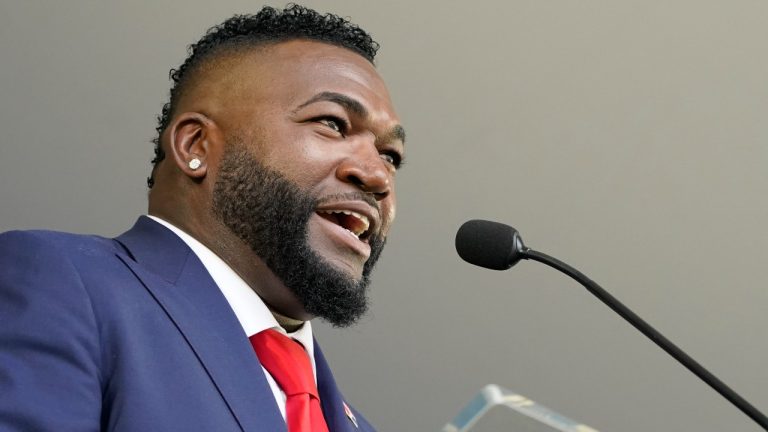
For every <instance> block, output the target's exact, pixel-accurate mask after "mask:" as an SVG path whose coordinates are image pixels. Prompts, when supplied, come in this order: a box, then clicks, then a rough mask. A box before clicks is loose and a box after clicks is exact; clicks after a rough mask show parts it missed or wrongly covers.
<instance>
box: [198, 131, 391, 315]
mask: <svg viewBox="0 0 768 432" xmlns="http://www.w3.org/2000/svg"><path fill="white" fill-rule="evenodd" d="M338 198H344V199H351V200H363V201H366V202H368V203H369V204H372V205H374V207H378V206H377V205H376V202H375V201H373V198H372V197H371V196H370V195H368V194H364V193H362V192H359V193H352V194H344V195H343V197H340V196H333V197H323V200H327V199H338ZM317 204H318V200H316V199H315V198H313V197H312V196H311V195H310V194H309V193H308V192H305V191H304V190H302V189H301V188H300V187H299V186H298V185H296V184H295V183H293V182H291V181H290V180H288V179H286V178H285V177H284V176H283V175H282V174H281V173H279V172H277V171H275V170H272V169H269V168H267V167H265V166H263V165H262V164H261V163H259V161H258V160H257V159H256V158H254V157H253V156H252V155H251V154H250V153H249V152H248V151H247V150H246V149H244V148H243V145H242V144H239V143H237V144H232V145H228V146H227V149H226V151H225V153H224V156H223V157H222V160H221V166H220V167H219V174H218V177H217V178H216V183H215V185H214V189H213V213H214V215H216V217H217V218H218V219H219V220H220V221H221V222H222V223H223V224H224V225H225V226H227V227H228V228H229V229H230V230H231V231H232V232H233V233H234V234H235V235H236V236H238V237H239V238H240V239H242V240H243V241H244V242H245V243H246V244H247V245H248V246H249V247H250V248H251V249H252V250H253V252H254V253H256V255H258V256H259V257H260V258H261V259H262V260H263V261H264V262H265V263H266V265H267V266H268V267H269V268H270V270H272V272H273V273H274V274H275V275H276V276H277V277H278V278H280V280H282V282H283V284H284V285H285V286H286V287H288V288H289V289H290V290H291V291H293V293H294V294H295V295H296V297H297V298H298V299H299V301H300V302H301V304H302V306H303V307H304V310H305V311H306V312H307V313H309V314H311V315H313V316H317V317H321V318H323V319H325V320H326V321H328V322H329V323H331V324H332V325H334V326H336V327H347V326H349V325H352V324H353V323H355V322H356V321H357V320H358V319H359V318H360V317H361V316H363V314H365V312H366V311H367V310H368V296H367V291H368V285H369V284H370V274H371V271H372V270H373V266H374V264H375V263H376V261H377V260H378V258H379V256H380V255H381V251H382V249H383V248H384V243H385V239H384V238H383V237H382V236H379V235H372V236H371V237H370V238H369V240H368V242H369V244H370V246H371V255H370V257H369V258H368V260H367V261H366V262H365V264H364V266H363V274H362V276H361V277H360V279H356V278H354V277H352V276H350V275H348V274H347V273H345V272H343V271H342V270H339V269H338V268H336V267H334V266H333V265H331V264H330V263H328V262H327V261H326V260H325V259H324V258H323V257H321V256H320V255H318V254H317V253H316V252H315V251H314V250H313V249H312V248H311V247H310V245H309V236H308V229H309V224H308V223H309V219H310V217H311V216H312V215H313V214H314V213H315V209H316V208H317Z"/></svg>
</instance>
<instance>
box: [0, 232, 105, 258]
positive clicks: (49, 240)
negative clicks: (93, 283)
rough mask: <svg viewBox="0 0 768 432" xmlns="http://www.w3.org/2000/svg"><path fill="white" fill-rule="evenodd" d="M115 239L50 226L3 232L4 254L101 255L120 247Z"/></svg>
mask: <svg viewBox="0 0 768 432" xmlns="http://www.w3.org/2000/svg"><path fill="white" fill-rule="evenodd" d="M117 247H118V246H117V244H116V242H115V241H114V240H112V239H108V238H105V237H100V236H97V235H86V234H72V233H66V232H59V231H48V230H27V231H20V230H19V231H8V232H4V233H0V257H4V256H8V255H11V256H13V255H16V256H19V255H24V256H28V255H29V254H35V255H48V254H52V255H55V254H57V253H64V254H66V255H68V256H70V257H72V256H76V255H91V256H92V255H98V254H104V253H108V254H110V255H112V254H114V253H115V252H116V251H117Z"/></svg>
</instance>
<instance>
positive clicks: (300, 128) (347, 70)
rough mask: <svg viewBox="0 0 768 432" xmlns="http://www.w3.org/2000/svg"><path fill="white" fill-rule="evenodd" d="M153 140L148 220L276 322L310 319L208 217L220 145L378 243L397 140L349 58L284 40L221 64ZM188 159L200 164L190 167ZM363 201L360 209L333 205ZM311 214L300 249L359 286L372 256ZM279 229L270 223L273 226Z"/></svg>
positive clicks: (385, 110)
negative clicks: (361, 219)
mask: <svg viewBox="0 0 768 432" xmlns="http://www.w3.org/2000/svg"><path fill="white" fill-rule="evenodd" d="M194 77H195V79H194V81H193V82H192V83H191V84H192V85H190V86H188V90H187V91H186V92H185V94H184V95H183V96H182V97H181V99H180V101H179V102H180V103H179V105H178V109H177V110H176V113H175V114H174V115H173V118H172V120H171V123H170V125H169V127H168V128H167V129H166V131H165V133H164V134H163V136H162V140H161V143H162V146H163V148H164V150H165V152H166V154H167V155H168V157H166V159H165V160H163V161H162V162H160V164H159V165H158V167H157V171H156V184H155V186H154V187H153V188H152V190H151V192H150V196H149V214H151V215H155V216H158V217H160V218H162V219H165V220H167V221H169V222H171V223H173V224H174V225H176V226H177V227H179V228H181V229H182V230H184V231H185V232H187V233H189V234H191V235H192V236H193V237H195V238H196V239H197V240H199V241H200V242H202V243H203V244H204V245H206V246H207V247H208V248H209V249H211V250H212V251H213V252H214V253H216V254H217V255H219V256H220V257H221V258H222V259H223V260H224V261H225V262H227V264H229V266H230V267H231V268H232V269H233V270H234V271H235V272H237V273H238V274H239V275H240V277H242V278H243V280H245V282H246V283H248V284H249V286H250V287H251V288H252V289H254V290H255V291H256V293H257V294H258V295H259V296H260V297H261V298H262V299H263V300H264V302H265V303H266V304H267V306H269V307H270V308H271V309H272V310H273V311H275V312H276V313H277V314H279V315H282V316H285V317H289V318H292V319H294V320H298V321H306V320H309V319H311V318H313V317H312V316H311V315H310V314H308V313H307V312H306V311H305V310H304V308H303V307H302V305H301V303H300V302H299V301H298V299H297V298H296V297H295V296H294V294H293V293H292V291H291V290H290V289H288V288H287V287H286V286H284V284H283V283H282V281H281V280H280V279H279V278H278V277H276V276H275V275H274V274H273V273H272V271H271V270H270V269H269V268H268V267H267V266H266V265H265V264H264V262H263V261H262V260H261V258H259V257H258V256H256V254H255V253H254V252H253V251H252V250H251V249H250V247H249V246H247V245H246V244H245V243H244V242H243V241H241V240H240V239H239V238H238V237H236V236H235V235H234V234H233V233H232V232H231V231H230V230H229V229H228V228H227V227H226V226H224V225H223V224H222V223H221V222H220V221H219V220H218V219H217V218H216V217H215V216H214V215H213V213H212V211H211V202H212V191H213V186H214V183H215V181H216V178H217V173H218V167H219V163H220V161H221V158H222V155H223V154H224V152H225V151H226V143H227V142H229V143H233V142H242V145H245V146H247V147H248V149H249V151H251V152H252V154H254V155H256V156H257V157H258V158H259V161H260V162H261V163H262V164H264V165H265V166H267V167H269V168H272V169H274V170H277V171H279V172H280V173H282V174H283V175H284V176H285V177H286V178H288V179H289V180H291V181H293V182H294V183H296V184H297V185H298V186H299V187H301V188H302V189H304V190H306V191H309V192H310V193H311V194H312V196H314V197H315V198H317V199H318V200H320V205H319V208H318V210H346V211H350V210H351V211H354V212H356V213H357V214H359V215H362V216H365V217H366V218H367V219H368V222H369V223H370V227H369V230H370V231H372V232H379V233H381V234H383V235H386V233H387V232H388V231H389V229H390V226H391V223H392V221H393V220H394V217H395V171H396V162H397V159H398V158H400V157H402V154H403V152H404V148H403V145H404V133H403V130H402V127H400V125H399V119H398V117H397V114H396V113H395V111H394V108H393V106H392V102H391V100H390V98H389V94H388V92H387V89H386V87H385V85H384V82H383V80H382V79H381V77H380V76H379V74H378V73H377V72H376V70H375V68H374V67H373V65H372V64H371V63H369V62H368V61H367V60H366V59H365V58H363V57H361V56H359V55H358V54H356V53H354V52H352V51H350V50H347V49H344V48H340V47H337V46H334V45H330V44H326V43H322V42H316V41H308V40H291V41H287V42H280V43H276V44H270V45H263V46H260V47H256V48H248V49H247V50H240V51H238V52H232V53H226V54H222V55H220V56H218V57H217V58H215V59H213V60H209V61H208V62H207V63H206V64H205V65H203V67H202V68H201V69H200V70H199V71H198V72H196V74H195V75H194ZM193 158H197V159H199V160H200V161H201V162H202V163H201V166H200V167H199V168H197V169H191V168H190V167H189V161H190V160H192V159H193ZM352 192H354V193H360V192H363V193H365V194H367V195H369V196H371V197H373V198H374V200H372V202H375V203H376V206H372V205H370V203H366V201H365V200H361V199H348V198H344V199H340V198H330V199H327V198H328V197H333V196H338V195H339V194H349V193H352ZM321 214H322V211H321V213H317V214H314V215H313V216H312V217H311V218H310V221H309V229H308V232H309V245H310V246H311V247H312V249H314V250H315V251H316V252H317V253H318V254H320V255H321V256H322V257H323V258H325V259H326V260H327V261H328V262H330V263H331V264H332V265H334V266H336V267H337V268H339V269H340V270H343V271H345V272H346V273H348V274H349V275H350V276H351V277H355V278H359V277H360V276H361V274H362V269H363V264H364V263H365V261H366V260H367V258H368V254H369V253H370V248H369V246H368V244H367V242H366V241H365V235H363V236H362V237H361V238H359V239H358V238H356V237H354V236H352V235H350V234H349V232H347V231H346V230H344V228H342V227H340V226H339V225H338V224H334V223H332V222H330V221H329V220H327V218H323V217H322V216H321ZM275 222H276V223H279V221H275Z"/></svg>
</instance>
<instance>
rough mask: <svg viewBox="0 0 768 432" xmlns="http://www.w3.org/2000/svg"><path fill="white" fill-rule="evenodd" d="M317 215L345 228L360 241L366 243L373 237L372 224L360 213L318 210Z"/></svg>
mask: <svg viewBox="0 0 768 432" xmlns="http://www.w3.org/2000/svg"><path fill="white" fill-rule="evenodd" d="M317 215H318V216H320V217H321V218H323V219H325V220H327V221H329V222H332V223H334V224H336V225H338V226H340V227H342V228H344V229H345V230H347V232H349V234H350V235H352V236H354V237H355V238H356V239H358V240H360V241H363V242H364V241H366V240H368V238H369V237H370V236H371V230H370V227H371V222H370V221H369V220H368V218H367V217H366V216H364V215H362V214H360V213H357V212H354V211H351V210H318V211H317Z"/></svg>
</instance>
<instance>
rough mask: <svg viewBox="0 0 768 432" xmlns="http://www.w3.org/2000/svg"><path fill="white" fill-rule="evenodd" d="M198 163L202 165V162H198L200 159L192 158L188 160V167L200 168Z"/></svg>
mask: <svg viewBox="0 0 768 432" xmlns="http://www.w3.org/2000/svg"><path fill="white" fill-rule="evenodd" d="M200 165H202V162H200V159H198V158H194V159H192V160H191V161H189V168H190V169H193V170H196V169H198V168H200Z"/></svg>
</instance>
